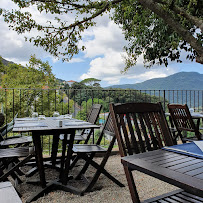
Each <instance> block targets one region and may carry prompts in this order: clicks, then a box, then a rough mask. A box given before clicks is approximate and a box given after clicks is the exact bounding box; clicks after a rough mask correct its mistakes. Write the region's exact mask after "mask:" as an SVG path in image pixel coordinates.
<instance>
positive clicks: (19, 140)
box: [0, 136, 32, 146]
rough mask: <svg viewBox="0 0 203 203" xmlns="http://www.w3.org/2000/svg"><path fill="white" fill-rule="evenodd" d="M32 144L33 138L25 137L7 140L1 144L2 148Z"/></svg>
mask: <svg viewBox="0 0 203 203" xmlns="http://www.w3.org/2000/svg"><path fill="white" fill-rule="evenodd" d="M31 142H32V137H31V136H23V137H17V138H12V139H5V140H3V141H1V142H0V145H1V146H9V145H21V144H29V143H31Z"/></svg>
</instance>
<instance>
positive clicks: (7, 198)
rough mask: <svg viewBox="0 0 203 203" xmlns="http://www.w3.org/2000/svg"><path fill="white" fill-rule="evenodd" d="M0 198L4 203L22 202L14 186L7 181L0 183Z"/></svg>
mask: <svg viewBox="0 0 203 203" xmlns="http://www.w3.org/2000/svg"><path fill="white" fill-rule="evenodd" d="M0 199H1V200H0V202H4V203H14V202H15V203H22V201H21V199H20V197H19V196H18V193H17V192H16V190H15V188H14V187H13V185H12V184H11V183H10V182H8V181H7V182H1V183H0Z"/></svg>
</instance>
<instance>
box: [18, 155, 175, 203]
mask: <svg viewBox="0 0 203 203" xmlns="http://www.w3.org/2000/svg"><path fill="white" fill-rule="evenodd" d="M96 159H97V161H98V162H99V161H100V160H101V158H100V157H97V158H96ZM105 168H106V169H107V170H108V171H109V172H111V174H112V175H114V177H116V178H118V179H119V180H120V181H121V182H122V183H124V184H125V185H126V187H124V188H120V187H118V186H117V185H115V184H114V183H113V182H111V181H110V180H109V179H108V178H106V177H105V176H103V175H102V176H101V177H100V179H99V181H98V182H97V183H96V185H95V187H94V191H93V192H89V193H86V194H85V195H84V196H78V195H74V194H71V193H68V192H63V191H54V192H50V193H49V194H47V195H45V196H44V197H41V198H39V199H38V200H37V201H35V202H36V203H47V202H51V203H57V202H60V203H63V202H64V203H65V202H68V203H76V202H77V203H89V202H92V203H107V202H108V203H111V202H112V203H121V202H123V203H124V202H125V203H128V202H129V203H130V202H132V201H131V197H130V193H129V190H128V186H127V183H126V179H125V174H124V171H123V166H122V164H121V163H120V156H119V155H113V156H110V158H109V160H108V162H107V165H106V167H105ZM28 169H29V168H28V167H24V168H23V170H24V171H26V170H28ZM92 172H94V169H93V168H91V167H90V169H89V170H88V173H89V174H91V173H92ZM71 173H72V174H73V175H74V174H76V173H77V168H75V169H74V170H73V171H71ZM46 174H47V177H46V178H47V180H49V179H52V180H53V179H54V177H56V178H57V177H58V172H57V171H55V170H53V169H46ZM134 175H135V177H136V178H135V180H136V184H137V188H138V192H139V195H140V199H141V200H144V199H148V198H150V197H153V196H157V195H161V194H163V193H165V192H170V191H172V190H175V189H177V188H176V187H174V186H172V185H169V184H167V183H164V182H162V181H160V180H157V179H155V178H153V177H150V176H147V175H145V174H143V173H140V172H137V171H135V172H134ZM37 177H38V175H37V174H36V175H35V176H33V177H31V178H29V180H31V179H36V178H37ZM26 179H27V180H28V178H26ZM24 180H25V179H24ZM71 183H72V184H73V185H76V184H77V186H78V187H79V188H82V187H83V186H84V184H83V182H82V181H81V182H80V183H78V181H77V183H76V182H74V181H72V182H71ZM38 188H39V186H33V185H30V184H26V183H25V181H24V182H23V183H22V184H21V185H18V189H19V191H20V193H21V194H22V195H23V196H22V197H21V199H22V201H23V202H25V200H26V199H27V198H28V197H29V196H30V195H31V194H32V192H34V191H35V190H37V189H38Z"/></svg>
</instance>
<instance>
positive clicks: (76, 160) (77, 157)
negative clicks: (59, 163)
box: [70, 155, 80, 170]
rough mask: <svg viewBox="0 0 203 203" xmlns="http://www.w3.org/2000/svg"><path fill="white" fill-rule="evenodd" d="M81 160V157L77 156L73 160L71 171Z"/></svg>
mask: <svg viewBox="0 0 203 203" xmlns="http://www.w3.org/2000/svg"><path fill="white" fill-rule="evenodd" d="M79 159H80V157H79V156H78V155H76V157H75V158H74V159H73V162H72V163H71V164H70V170H71V169H72V168H73V167H74V166H75V164H76V163H77V162H78V160H79Z"/></svg>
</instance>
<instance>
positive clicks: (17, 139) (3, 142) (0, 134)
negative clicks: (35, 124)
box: [0, 114, 32, 148]
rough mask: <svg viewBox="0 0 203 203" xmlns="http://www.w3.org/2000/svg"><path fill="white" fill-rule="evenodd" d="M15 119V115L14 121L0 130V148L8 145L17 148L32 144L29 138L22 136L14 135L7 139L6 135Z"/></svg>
mask: <svg viewBox="0 0 203 203" xmlns="http://www.w3.org/2000/svg"><path fill="white" fill-rule="evenodd" d="M16 118H17V114H16V116H15V117H14V119H13V120H12V121H11V122H10V123H7V124H6V125H4V126H3V127H1V128H0V148H6V147H9V146H10V145H13V146H16V147H19V146H28V145H29V144H30V143H31V142H32V137H31V136H22V135H16V136H12V137H7V133H9V132H11V131H12V129H13V126H14V123H15V119H16Z"/></svg>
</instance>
